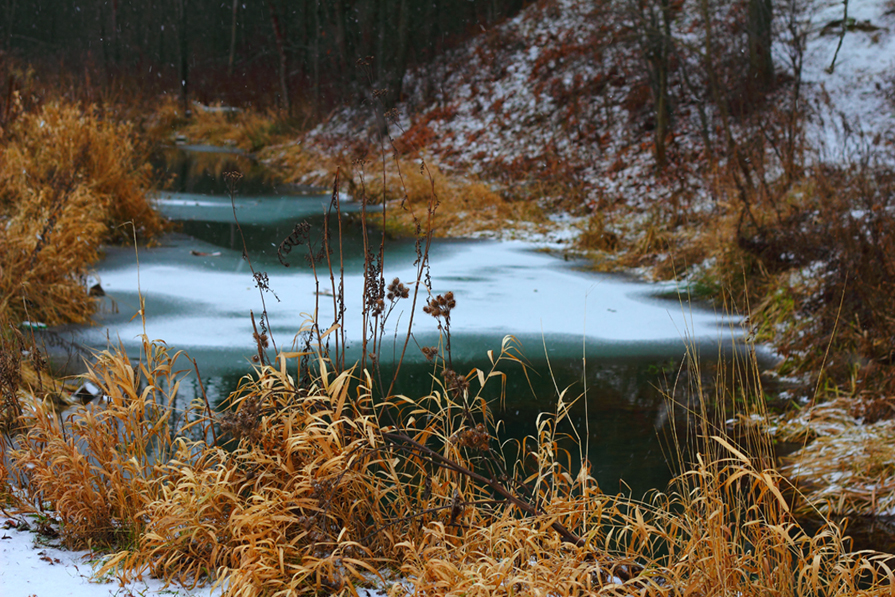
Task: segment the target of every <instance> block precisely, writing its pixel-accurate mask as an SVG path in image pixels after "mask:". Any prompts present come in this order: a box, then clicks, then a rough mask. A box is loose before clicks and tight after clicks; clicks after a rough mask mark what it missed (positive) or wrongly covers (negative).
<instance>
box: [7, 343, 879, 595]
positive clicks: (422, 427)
mask: <svg viewBox="0 0 895 597" xmlns="http://www.w3.org/2000/svg"><path fill="white" fill-rule="evenodd" d="M507 346H508V345H507ZM507 346H505V347H504V349H505V350H504V351H503V353H502V354H501V355H500V357H499V358H494V357H492V362H493V365H492V368H491V369H490V370H487V371H479V370H473V371H472V372H470V374H468V375H466V376H463V375H458V374H456V373H454V372H452V371H450V370H448V369H443V370H442V371H440V372H438V371H436V375H437V376H438V377H439V378H440V379H443V380H444V381H443V383H441V382H439V383H438V384H436V391H434V392H432V394H431V395H429V396H425V397H421V398H417V399H414V400H411V399H409V398H407V397H401V396H393V397H390V398H389V399H387V400H374V398H373V395H372V393H371V392H370V390H369V389H368V388H370V387H373V384H372V380H371V379H370V376H369V375H366V374H363V375H360V376H357V375H355V373H354V371H355V370H354V369H350V370H346V371H341V372H333V371H331V370H330V368H329V366H328V365H327V362H326V361H323V360H321V361H318V365H317V367H316V370H315V371H308V370H302V369H301V365H299V369H297V370H294V374H290V372H289V370H288V369H287V363H288V362H291V359H292V358H297V359H299V362H300V359H301V357H302V356H306V355H304V354H303V353H294V354H292V355H281V356H280V357H279V358H278V359H277V364H276V365H263V366H260V367H259V368H258V369H257V371H256V373H255V374H254V375H252V376H248V377H246V378H244V379H243V380H242V381H241V383H240V386H239V388H238V389H237V390H236V391H235V392H234V393H233V394H232V395H231V398H230V400H231V409H230V410H229V411H228V412H227V413H226V414H224V415H222V416H221V417H220V419H219V421H218V422H219V424H220V433H223V434H224V435H223V436H222V437H221V442H222V444H221V445H215V444H212V443H206V440H207V439H210V437H211V435H213V434H210V433H209V429H208V428H207V426H208V424H209V423H210V422H211V421H210V420H209V419H208V418H206V417H198V418H197V417H195V416H194V415H190V416H188V417H187V419H188V420H189V421H190V422H189V423H188V424H187V425H185V426H182V427H181V428H180V430H179V432H178V433H180V434H181V436H180V438H179V439H176V440H174V439H172V438H173V437H174V435H175V431H176V427H177V425H176V424H175V421H174V420H173V418H174V412H175V411H174V409H173V408H172V405H173V401H174V396H175V394H176V391H177V387H178V379H179V377H178V375H177V373H176V372H175V368H176V362H177V360H178V357H179V354H175V355H171V354H169V351H168V350H167V349H165V347H164V346H162V345H158V344H150V343H148V342H144V353H145V354H144V360H143V362H142V363H140V364H137V366H136V367H134V365H133V364H132V363H131V362H130V361H129V360H128V359H127V357H126V356H125V355H123V354H121V353H119V352H114V351H113V352H107V353H103V354H102V355H99V357H98V360H97V363H96V364H95V365H93V366H92V367H91V370H90V372H89V373H88V374H87V377H88V378H89V379H90V380H91V381H93V383H95V384H97V385H98V386H99V387H100V388H101V389H102V391H103V393H104V394H105V395H106V396H107V397H108V398H107V401H106V402H104V403H103V404H99V405H96V406H94V407H81V408H79V409H78V410H77V411H76V412H74V413H73V414H71V415H68V416H67V417H66V423H65V425H64V426H63V425H61V424H60V420H59V419H58V418H57V416H56V415H55V414H53V413H52V412H50V411H49V410H48V409H47V408H46V407H45V406H44V405H42V404H40V403H27V407H26V411H27V412H26V416H28V417H29V418H30V419H31V421H32V422H31V425H32V429H31V431H30V433H29V434H28V435H27V437H26V438H25V439H23V440H20V444H21V445H20V446H19V448H18V449H17V450H16V451H14V452H13V453H12V459H11V463H12V466H14V467H15V468H16V469H17V470H18V471H20V478H21V479H22V480H23V481H22V485H21V489H22V490H23V492H24V493H23V496H24V499H25V500H26V501H30V502H32V503H34V504H39V505H40V506H42V507H44V508H47V509H51V510H53V511H55V512H56V514H57V515H58V516H59V518H60V520H61V521H62V523H63V524H62V532H63V535H64V537H65V539H66V540H67V541H68V543H70V544H85V543H86V544H90V545H93V546H113V547H118V548H121V547H124V548H125V550H124V551H121V552H119V553H118V554H117V555H116V556H114V557H112V558H111V559H109V560H108V561H107V562H106V563H105V565H104V567H103V570H101V571H100V573H107V572H113V571H117V573H118V574H120V575H122V576H124V577H127V576H131V575H135V574H141V573H147V572H148V573H151V574H154V575H157V576H159V577H161V578H164V579H166V580H168V581H178V582H182V583H186V584H195V583H198V582H208V581H212V580H215V581H217V582H218V583H220V584H221V585H222V586H223V587H224V589H225V594H226V595H228V596H246V597H255V596H258V597H261V596H267V595H278V594H283V595H287V594H289V595H302V594H307V595H312V594H321V593H328V594H335V593H339V594H354V593H355V591H356V588H355V587H357V586H360V585H364V584H368V583H370V582H371V581H373V580H374V579H377V578H380V575H381V574H382V572H381V571H383V570H387V569H397V570H398V571H399V572H400V574H401V575H402V576H403V578H404V580H402V581H401V582H400V583H396V584H395V585H394V586H393V587H392V588H391V590H390V594H391V595H395V596H397V595H403V594H405V592H407V591H409V592H410V594H413V595H429V596H434V595H451V596H453V595H457V596H459V595H467V596H501V597H503V596H511V595H523V594H524V595H533V594H543V595H547V594H554V595H580V594H582V593H586V594H598V595H656V596H659V595H661V596H670V595H722V594H729V595H743V596H752V595H755V596H758V595H768V594H774V595H800V596H801V595H804V596H808V595H812V596H814V595H841V594H849V595H852V594H864V595H888V594H890V591H891V583H892V580H893V575H892V572H891V570H890V569H889V568H888V564H887V562H886V558H888V557H890V556H888V555H885V554H876V553H871V552H858V553H853V552H851V551H850V549H849V547H848V541H847V539H846V538H845V537H844V535H843V533H842V532H841V530H839V529H838V528H836V527H834V526H831V525H830V526H827V527H825V528H824V529H823V530H822V531H821V532H819V533H817V534H815V535H813V536H809V535H807V534H806V533H805V532H804V531H803V530H802V529H801V528H800V527H799V525H798V523H797V522H796V520H795V518H794V517H793V513H792V511H791V507H790V497H789V496H790V492H789V491H788V490H787V485H786V483H785V481H783V479H782V477H781V476H780V474H779V473H778V472H777V471H776V470H775V469H774V468H773V467H772V466H771V465H769V464H767V463H769V462H771V460H770V457H769V456H768V455H767V453H766V452H765V451H762V450H766V449H767V448H766V444H760V443H759V444H754V443H744V445H752V446H754V449H755V450H757V452H756V453H757V454H758V456H757V457H752V456H750V455H748V454H749V450H748V449H747V448H744V447H743V445H740V444H738V443H736V442H735V441H734V440H733V439H732V438H731V437H729V436H727V435H726V434H725V433H724V432H723V431H722V430H721V429H723V428H719V427H717V426H715V425H712V424H711V423H710V422H709V421H708V419H707V418H705V417H706V415H705V414H703V415H701V416H702V417H703V420H704V421H705V422H704V423H703V425H702V428H703V429H704V430H705V431H703V432H702V433H703V434H704V435H698V436H697V437H696V438H695V439H694V440H693V441H694V446H695V448H696V449H694V450H693V451H692V452H691V453H693V454H694V455H695V456H694V458H693V461H692V462H691V464H690V465H688V466H686V467H685V468H684V470H683V472H682V474H681V475H680V476H679V477H678V478H677V479H676V480H675V481H674V483H673V485H672V486H671V489H670V491H669V492H656V493H654V494H652V495H651V496H649V497H648V498H647V499H645V500H635V499H632V498H630V497H627V496H625V495H617V496H610V495H606V494H604V493H602V492H601V491H600V488H599V487H598V486H597V484H596V482H595V481H594V479H593V478H592V477H591V476H590V475H589V474H588V466H587V463H586V462H585V463H583V466H582V467H581V468H580V469H574V468H572V466H571V464H570V462H571V458H570V457H569V455H568V454H567V453H565V452H564V451H563V450H562V449H561V448H560V447H559V440H560V436H559V435H558V434H557V433H556V429H557V426H559V425H560V424H561V423H562V421H563V420H564V419H565V418H567V417H568V414H569V409H568V405H567V404H566V403H565V402H564V401H563V399H561V400H560V402H559V403H558V405H557V409H556V412H555V413H553V414H544V415H542V416H541V418H540V419H539V421H538V432H537V437H533V438H529V440H527V441H526V442H525V443H524V444H523V445H522V446H521V449H522V454H523V457H522V458H520V459H519V460H518V461H516V462H515V463H513V464H512V466H507V465H508V463H507V462H506V461H505V460H504V458H503V456H502V452H503V450H504V449H505V448H506V446H503V445H502V444H501V443H500V442H499V441H498V437H497V432H496V425H495V421H494V419H493V416H492V411H491V410H490V406H489V404H488V403H487V402H486V401H485V400H483V399H482V398H481V397H480V392H479V391H475V390H474V389H473V388H475V387H476V386H477V385H478V386H484V385H485V384H486V383H488V381H489V380H491V379H494V378H501V377H502V374H501V373H500V372H499V371H498V369H497V366H498V363H500V362H501V360H502V359H512V358H513V356H512V353H511V349H509V348H507ZM703 402H704V399H703ZM202 408H203V409H204V408H205V407H204V406H203V407H202ZM191 412H193V413H195V412H196V411H195V410H192V411H191ZM206 412H207V411H206ZM703 412H704V413H705V412H706V411H705V410H704V411H703ZM202 426H205V427H206V429H205V431H204V432H203V433H202V434H201V437H202V438H204V439H198V440H197V439H195V438H194V439H189V438H188V437H186V436H184V435H183V433H185V432H186V431H189V430H198V429H200V428H201V427H202ZM743 441H744V442H746V441H747V440H743ZM227 443H229V446H228V445H227ZM762 446H765V447H764V448H762ZM763 454H764V456H762V455H763ZM576 470H577V472H576ZM19 499H22V496H20V498H19ZM380 582H381V581H380ZM859 591H863V593H859Z"/></svg>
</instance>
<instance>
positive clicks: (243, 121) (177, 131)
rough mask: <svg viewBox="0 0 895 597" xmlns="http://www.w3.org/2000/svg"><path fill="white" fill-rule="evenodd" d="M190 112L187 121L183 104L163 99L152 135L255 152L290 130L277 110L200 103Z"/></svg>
mask: <svg viewBox="0 0 895 597" xmlns="http://www.w3.org/2000/svg"><path fill="white" fill-rule="evenodd" d="M190 110H191V115H190V118H184V114H183V107H182V105H181V103H180V102H179V101H177V100H176V99H173V98H170V97H169V98H165V99H162V100H161V101H159V102H158V104H157V105H156V106H155V108H154V110H153V114H152V116H151V117H150V118H149V119H148V120H147V123H146V129H147V132H148V134H149V135H150V136H151V137H153V138H157V139H168V140H172V141H173V140H174V138H175V137H176V136H183V137H185V138H186V140H187V142H188V143H191V144H194V145H216V146H219V147H233V148H237V149H242V150H243V151H248V152H253V151H257V150H259V149H262V148H264V147H266V146H268V145H270V144H271V143H273V142H276V141H277V140H278V139H280V138H281V137H282V136H283V135H284V134H285V132H286V131H288V130H289V127H288V126H285V125H284V123H283V122H282V119H281V117H280V116H278V115H277V113H276V112H274V111H268V112H258V111H256V110H252V109H250V108H246V109H239V110H232V111H228V110H226V109H223V108H222V107H221V106H208V107H206V106H202V105H200V104H198V103H194V104H193V105H192V106H191V108H190Z"/></svg>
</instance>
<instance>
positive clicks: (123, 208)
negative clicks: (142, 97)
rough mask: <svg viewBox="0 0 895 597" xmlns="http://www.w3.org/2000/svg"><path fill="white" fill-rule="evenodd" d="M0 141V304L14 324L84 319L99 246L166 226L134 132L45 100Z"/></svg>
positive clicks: (12, 125) (91, 302) (90, 303)
mask: <svg viewBox="0 0 895 597" xmlns="http://www.w3.org/2000/svg"><path fill="white" fill-rule="evenodd" d="M0 144H2V152H3V160H0V222H2V225H0V244H2V245H3V247H4V251H2V252H0V312H2V313H4V314H5V317H8V318H9V319H10V320H12V321H13V322H20V321H22V320H26V319H30V320H32V321H42V322H45V323H47V324H50V325H52V324H59V323H70V322H83V321H85V320H86V319H87V318H88V316H89V315H90V314H91V313H92V311H93V307H94V299H93V298H92V297H90V296H88V294H87V289H86V288H85V287H84V284H83V281H82V280H83V278H84V276H85V275H86V273H87V271H88V268H89V266H90V265H91V264H92V263H94V262H96V261H97V260H98V258H99V246H100V244H101V243H103V242H107V241H110V240H119V241H127V240H128V239H132V238H133V235H134V229H135V231H136V234H137V235H138V236H139V237H140V238H143V239H147V238H151V237H153V236H154V235H156V234H158V233H159V232H160V231H161V230H162V229H163V226H164V224H163V221H162V219H161V218H160V217H159V216H158V215H157V214H156V213H155V212H154V211H153V209H152V207H151V205H150V204H149V201H148V199H147V197H146V193H145V189H146V188H147V186H148V176H149V171H148V169H147V167H146V166H145V165H144V161H143V159H142V153H141V150H140V148H139V147H138V146H137V145H136V142H135V141H134V137H133V130H132V128H131V127H130V125H128V124H127V123H115V122H111V121H108V120H104V119H102V118H100V117H99V116H98V115H97V113H96V111H95V110H94V109H92V108H87V109H85V110H82V109H79V108H76V107H73V106H70V105H66V104H63V103H60V102H48V103H46V104H45V105H43V106H41V107H40V108H38V109H36V110H34V111H32V112H26V113H23V114H21V115H19V116H18V118H16V119H15V120H14V121H12V122H11V123H10V124H9V125H8V127H7V128H6V129H5V130H3V132H2V135H0ZM125 222H131V223H132V224H133V226H134V228H133V229H131V228H127V229H125V228H124V227H122V226H121V225H122V224H123V223H125Z"/></svg>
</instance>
